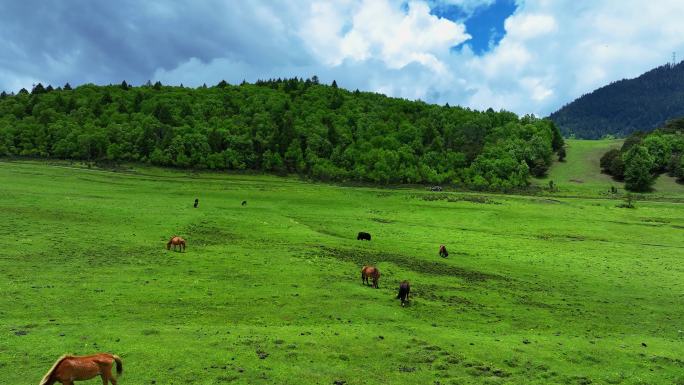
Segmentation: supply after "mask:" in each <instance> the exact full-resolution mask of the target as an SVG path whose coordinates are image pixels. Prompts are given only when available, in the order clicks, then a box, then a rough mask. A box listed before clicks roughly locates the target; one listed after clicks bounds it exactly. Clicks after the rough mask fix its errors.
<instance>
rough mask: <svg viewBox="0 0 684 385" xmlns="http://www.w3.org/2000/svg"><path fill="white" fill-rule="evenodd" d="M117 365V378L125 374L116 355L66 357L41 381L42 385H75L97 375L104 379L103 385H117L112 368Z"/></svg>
mask: <svg viewBox="0 0 684 385" xmlns="http://www.w3.org/2000/svg"><path fill="white" fill-rule="evenodd" d="M114 363H116V374H117V377H118V376H121V373H122V372H123V364H122V362H121V358H120V357H119V356H117V355H115V354H109V353H98V354H93V355H90V356H70V355H64V356H61V357H59V359H58V360H57V361H56V362H55V363H54V365H52V368H50V370H49V371H48V372H47V374H45V376H44V377H43V379H42V380H41V381H40V385H53V384H55V383H56V382H60V383H62V385H74V381H85V380H89V379H91V378H93V377H95V376H97V375H100V376H101V377H102V384H104V385H107V384H108V383H111V384H112V385H116V377H114V376H113V375H112V367H113V366H114Z"/></svg>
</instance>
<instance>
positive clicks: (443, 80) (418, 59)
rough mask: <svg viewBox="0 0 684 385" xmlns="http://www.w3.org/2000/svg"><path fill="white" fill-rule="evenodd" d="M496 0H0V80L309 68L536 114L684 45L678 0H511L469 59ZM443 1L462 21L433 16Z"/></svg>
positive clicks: (208, 75)
mask: <svg viewBox="0 0 684 385" xmlns="http://www.w3.org/2000/svg"><path fill="white" fill-rule="evenodd" d="M494 2H495V0H413V1H408V2H406V1H393V0H334V1H327V0H326V1H322V0H321V1H317V0H312V1H307V2H303V1H302V2H300V1H286V0H274V1H270V2H228V1H221V0H206V1H202V2H197V1H192V0H178V1H174V2H165V1H160V0H151V1H146V2H138V1H134V0H122V1H119V2H108V1H102V0H74V1H69V2H45V1H40V0H26V1H22V2H18V1H17V2H9V1H8V2H1V3H0V89H5V90H9V91H15V92H16V91H17V90H18V89H19V88H21V87H25V88H30V87H31V85H32V84H34V83H37V82H42V83H50V84H54V85H61V84H64V83H65V82H70V83H71V84H72V85H73V84H82V83H86V82H93V83H97V84H107V83H118V82H120V81H121V80H124V79H125V80H127V81H129V82H132V83H133V84H141V83H143V82H145V81H147V80H153V81H155V80H160V81H162V82H163V83H165V84H180V83H183V84H185V85H190V86H197V85H201V84H202V83H206V84H209V85H211V84H216V83H217V82H218V81H220V80H221V79H225V80H227V81H229V82H231V83H238V82H240V81H242V80H243V79H245V80H248V81H254V80H256V79H259V78H269V77H290V76H300V77H302V76H303V77H309V76H312V75H314V74H316V75H318V76H319V77H320V78H321V80H322V81H325V82H331V81H332V80H333V79H336V80H337V82H338V84H340V86H342V87H346V88H350V89H355V88H358V89H361V90H368V91H377V92H383V93H387V94H390V95H392V96H399V97H406V98H411V99H423V100H426V101H429V102H435V103H440V104H442V103H446V102H448V103H449V104H451V105H456V104H460V105H464V106H469V107H474V108H488V107H493V108H495V109H501V108H503V109H508V110H512V111H515V112H517V113H535V114H538V115H546V114H548V113H550V112H552V111H554V110H555V109H557V108H558V107H560V106H561V105H563V104H565V103H567V102H569V101H571V100H572V99H574V98H576V97H578V96H580V95H581V94H583V93H586V92H590V91H591V90H593V89H594V88H596V87H599V86H601V85H604V84H606V83H609V82H611V81H615V80H619V79H621V78H624V77H633V76H638V75H639V74H640V73H642V72H644V71H646V70H648V69H650V68H652V67H654V66H657V65H660V64H663V63H665V62H666V61H667V58H668V57H669V55H670V53H671V52H672V51H678V52H682V54H684V23H681V21H680V20H678V19H679V17H678V15H682V14H684V3H682V2H680V1H678V0H661V1H659V3H658V6H657V7H656V6H644V4H643V2H641V1H637V0H623V1H621V2H620V3H619V4H616V3H615V2H613V1H592V2H577V1H571V0H565V1H564V0H556V1H550V0H518V2H517V5H518V7H517V10H516V11H515V12H514V13H513V14H512V15H510V16H509V17H508V18H507V19H506V21H505V23H504V29H505V35H504V36H503V38H502V39H501V40H500V41H499V42H498V44H497V45H495V46H493V47H492V48H491V49H490V50H489V51H487V52H484V53H483V54H480V55H477V54H475V53H473V52H472V51H471V49H470V47H469V46H468V45H467V43H468V41H469V40H470V39H471V33H469V31H468V30H467V28H466V23H465V22H466V20H467V18H468V17H469V15H473V13H474V12H476V10H477V9H482V7H488V6H491V5H492V4H494ZM453 6H457V7H460V8H459V9H460V13H459V14H460V15H461V16H460V19H454V20H449V19H447V18H444V17H439V16H436V15H437V14H439V13H436V12H435V10H436V9H437V8H439V7H453Z"/></svg>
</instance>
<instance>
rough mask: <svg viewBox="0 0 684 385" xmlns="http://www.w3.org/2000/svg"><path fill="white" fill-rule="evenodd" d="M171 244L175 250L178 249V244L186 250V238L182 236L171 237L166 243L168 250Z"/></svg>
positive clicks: (182, 249) (181, 248)
mask: <svg viewBox="0 0 684 385" xmlns="http://www.w3.org/2000/svg"><path fill="white" fill-rule="evenodd" d="M171 245H173V249H174V250H176V246H178V247H179V248H180V250H181V251H185V239H183V238H181V237H178V236H175V235H174V236H173V237H171V239H170V240H169V242H167V243H166V250H171Z"/></svg>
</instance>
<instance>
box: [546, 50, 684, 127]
mask: <svg viewBox="0 0 684 385" xmlns="http://www.w3.org/2000/svg"><path fill="white" fill-rule="evenodd" d="M680 116H684V62H682V63H679V64H677V65H675V66H672V65H664V66H661V67H658V68H655V69H653V70H651V71H648V72H646V73H644V74H643V75H641V76H639V77H637V78H634V79H623V80H620V81H617V82H614V83H611V84H609V85H607V86H604V87H601V88H599V89H597V90H595V91H593V92H591V93H589V94H586V95H583V96H581V97H580V98H578V99H576V100H575V101H573V102H571V103H569V104H567V105H565V106H563V107H562V108H561V109H560V110H558V111H556V112H554V113H552V114H551V115H550V116H549V117H550V118H551V120H553V121H554V122H555V123H556V125H558V126H559V128H560V129H561V132H562V133H563V135H565V136H570V135H575V136H576V137H578V138H585V139H598V138H601V137H603V136H605V135H608V134H610V135H616V136H621V137H622V136H627V135H629V134H631V133H632V132H635V131H651V130H653V129H655V128H656V127H658V126H660V125H662V124H663V123H664V122H665V121H666V120H668V119H672V118H676V117H680Z"/></svg>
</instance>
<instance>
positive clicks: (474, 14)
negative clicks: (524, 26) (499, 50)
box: [432, 0, 517, 55]
mask: <svg viewBox="0 0 684 385" xmlns="http://www.w3.org/2000/svg"><path fill="white" fill-rule="evenodd" d="M516 8H517V6H516V4H515V1H514V0H496V1H494V2H493V3H491V4H486V3H485V4H483V5H481V6H478V7H476V8H475V9H472V10H470V9H468V8H466V7H464V6H462V5H459V4H449V3H443V4H436V5H434V6H433V8H432V13H433V14H434V15H437V16H439V17H443V18H446V19H449V20H452V21H455V22H463V23H464V24H465V26H466V31H467V32H468V34H469V35H470V36H471V38H470V40H468V41H467V42H466V43H463V44H467V45H469V46H470V47H471V48H472V50H473V52H475V53H476V54H478V55H482V54H483V53H485V52H487V51H489V50H490V48H492V47H493V46H496V45H497V44H498V43H499V41H500V40H501V39H502V38H503V37H504V35H505V33H506V31H505V30H504V21H506V19H507V18H508V17H509V16H511V15H512V14H513V13H514V12H515V10H516ZM454 49H460V46H459V47H454Z"/></svg>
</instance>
